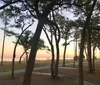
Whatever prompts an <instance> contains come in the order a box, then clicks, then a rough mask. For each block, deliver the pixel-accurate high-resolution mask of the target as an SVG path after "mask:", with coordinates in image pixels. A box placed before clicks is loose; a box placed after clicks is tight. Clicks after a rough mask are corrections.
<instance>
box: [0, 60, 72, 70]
mask: <svg viewBox="0 0 100 85" xmlns="http://www.w3.org/2000/svg"><path fill="white" fill-rule="evenodd" d="M70 62H72V61H71V60H69V61H68V63H70ZM50 63H51V61H50V60H36V62H35V67H41V66H47V65H50ZM60 64H62V60H60ZM25 67H26V62H22V63H21V64H19V63H18V62H17V61H16V62H15V70H19V69H25ZM11 68H12V64H11V62H7V61H5V62H4V64H3V65H2V66H0V72H7V71H11Z"/></svg>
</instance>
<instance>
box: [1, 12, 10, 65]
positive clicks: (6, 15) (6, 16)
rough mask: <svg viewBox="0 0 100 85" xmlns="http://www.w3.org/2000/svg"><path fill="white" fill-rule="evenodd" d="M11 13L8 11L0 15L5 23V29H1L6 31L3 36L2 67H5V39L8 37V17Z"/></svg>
mask: <svg viewBox="0 0 100 85" xmlns="http://www.w3.org/2000/svg"><path fill="white" fill-rule="evenodd" d="M8 15H9V13H7V11H3V12H1V13H0V18H1V19H2V21H3V23H4V28H1V29H2V30H3V31H4V35H3V44H2V55H1V65H3V57H4V48H5V37H6V35H7V33H6V30H7V27H8V25H9V23H8V22H9V21H10V19H9V17H8Z"/></svg>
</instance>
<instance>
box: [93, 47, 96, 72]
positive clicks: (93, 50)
mask: <svg viewBox="0 0 100 85" xmlns="http://www.w3.org/2000/svg"><path fill="white" fill-rule="evenodd" d="M95 48H96V46H94V47H93V71H95Z"/></svg>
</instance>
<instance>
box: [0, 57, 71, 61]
mask: <svg viewBox="0 0 100 85" xmlns="http://www.w3.org/2000/svg"><path fill="white" fill-rule="evenodd" d="M50 59H51V57H36V60H50ZM60 59H63V58H60ZM66 59H68V60H71V59H73V57H68V58H66ZM3 60H4V61H12V57H4V59H3ZM24 60H25V58H22V61H24ZM0 61H1V57H0ZM15 61H19V57H16V58H15Z"/></svg>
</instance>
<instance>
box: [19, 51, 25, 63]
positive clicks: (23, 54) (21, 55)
mask: <svg viewBox="0 0 100 85" xmlns="http://www.w3.org/2000/svg"><path fill="white" fill-rule="evenodd" d="M24 54H25V52H23V54H22V55H21V56H20V58H19V63H20V64H21V59H22V57H23V55H24Z"/></svg>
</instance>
